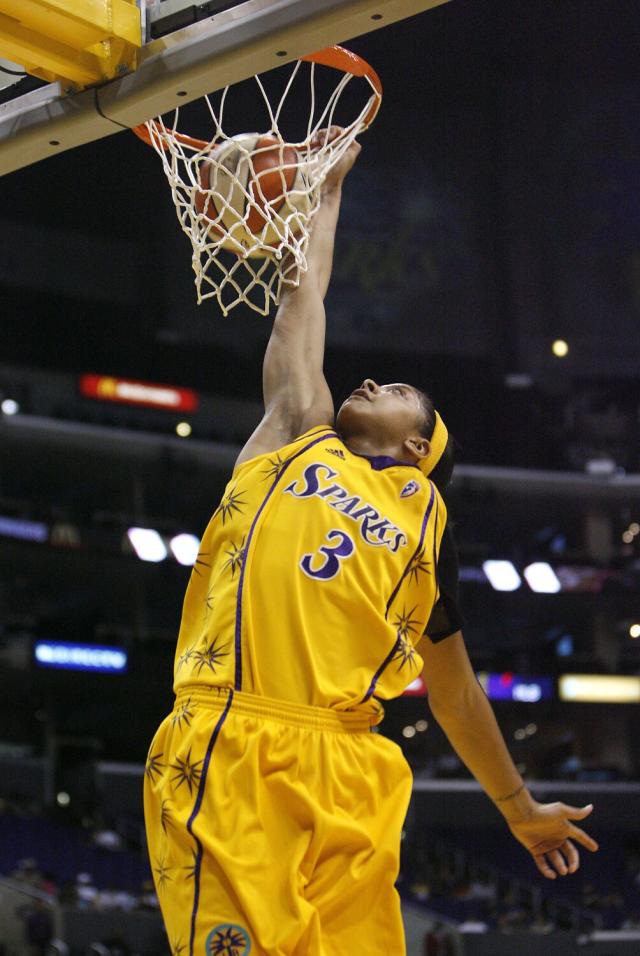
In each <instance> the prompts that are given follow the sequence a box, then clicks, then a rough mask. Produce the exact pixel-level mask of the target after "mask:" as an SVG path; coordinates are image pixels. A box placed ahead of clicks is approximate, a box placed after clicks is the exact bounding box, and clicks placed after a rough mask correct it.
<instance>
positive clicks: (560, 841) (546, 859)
mask: <svg viewBox="0 0 640 956" xmlns="http://www.w3.org/2000/svg"><path fill="white" fill-rule="evenodd" d="M418 651H419V652H420V654H421V656H422V658H423V660H424V673H423V676H424V680H425V683H426V685H427V688H428V691H429V707H430V708H431V712H432V714H433V716H434V717H435V719H436V720H437V721H438V723H439V724H440V726H441V727H442V729H443V731H444V732H445V734H446V735H447V737H448V738H449V742H450V743H451V745H452V747H453V748H454V750H455V751H456V753H457V754H458V756H459V757H460V759H461V760H462V761H463V762H464V763H465V764H466V766H467V767H468V768H469V770H470V771H471V773H472V774H473V776H474V777H475V778H476V780H477V781H478V783H479V784H480V785H481V786H482V788H483V789H484V790H485V792H486V793H487V794H488V796H489V797H490V798H491V799H492V800H493V801H494V803H495V804H496V806H497V808H498V809H499V810H500V812H501V813H502V815H503V816H504V818H505V820H506V822H507V824H508V826H509V828H510V830H511V832H512V833H513V835H514V836H515V838H516V839H517V840H518V841H519V842H520V843H521V844H522V845H523V846H524V847H525V849H527V850H528V851H529V853H531V855H532V856H533V859H534V861H535V864H536V866H537V867H538V869H539V870H540V872H541V873H542V875H543V876H546V877H547V878H548V879H555V878H556V874H560V875H561V876H564V875H566V874H567V873H574V872H575V871H576V870H577V869H578V866H579V862H580V858H579V854H578V850H577V849H576V847H575V846H574V843H573V842H572V841H575V842H577V843H581V844H582V846H584V847H586V848H587V849H588V850H592V851H594V850H597V849H598V844H597V843H596V842H595V840H592V839H591V837H590V836H588V835H587V834H586V833H585V832H584V831H583V830H581V829H580V828H579V827H577V826H575V825H574V824H573V823H572V822H571V821H572V820H583V819H584V818H585V817H586V816H588V815H589V814H590V813H591V810H592V809H593V807H592V805H591V804H590V805H589V806H587V807H582V808H579V807H570V806H567V805H566V804H564V803H538V802H537V801H536V800H535V799H534V798H533V797H532V795H531V794H530V793H529V791H528V790H527V788H526V786H524V783H523V780H522V777H521V776H520V774H519V772H518V770H517V769H516V767H515V765H514V763H513V760H512V759H511V755H510V754H509V751H508V749H507V745H506V743H505V741H504V737H503V736H502V734H501V732H500V728H499V727H498V723H497V721H496V718H495V716H494V713H493V709H492V707H491V704H490V703H489V701H488V699H487V696H486V694H485V693H484V691H483V689H482V687H481V686H480V684H479V683H478V680H477V678H476V675H475V673H474V671H473V667H472V666H471V662H470V660H469V656H468V654H467V650H466V647H465V644H464V639H463V637H462V632H461V631H457V632H456V633H455V634H453V635H451V636H450V637H447V638H446V639H445V640H442V641H438V642H436V643H434V642H432V641H431V640H430V639H429V638H428V637H426V636H425V637H423V638H422V640H421V641H420V643H419V644H418Z"/></svg>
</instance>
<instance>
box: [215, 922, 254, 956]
mask: <svg viewBox="0 0 640 956" xmlns="http://www.w3.org/2000/svg"><path fill="white" fill-rule="evenodd" d="M204 951H205V953H206V954H207V956H249V953H250V952H251V940H250V939H249V934H248V933H247V931H246V929H243V927H242V926H238V925H237V924H236V923H220V925H219V926H214V927H213V929H212V930H211V932H210V933H209V935H208V936H207V942H206V943H205V947H204Z"/></svg>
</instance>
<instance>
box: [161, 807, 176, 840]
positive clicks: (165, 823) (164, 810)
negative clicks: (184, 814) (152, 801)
mask: <svg viewBox="0 0 640 956" xmlns="http://www.w3.org/2000/svg"><path fill="white" fill-rule="evenodd" d="M168 804H169V800H163V801H162V803H161V804H160V826H161V827H162V829H163V830H164V832H165V833H166V832H167V827H170V826H173V820H172V819H171V811H170V810H169V807H168Z"/></svg>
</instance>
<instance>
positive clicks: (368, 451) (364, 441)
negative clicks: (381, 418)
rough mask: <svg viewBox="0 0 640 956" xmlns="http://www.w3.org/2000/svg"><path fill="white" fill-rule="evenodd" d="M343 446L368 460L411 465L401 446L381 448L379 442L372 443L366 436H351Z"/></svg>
mask: <svg viewBox="0 0 640 956" xmlns="http://www.w3.org/2000/svg"><path fill="white" fill-rule="evenodd" d="M345 445H346V446H347V448H348V449H349V451H350V452H353V454H354V455H365V456H366V457H368V458H394V459H395V460H396V461H401V462H402V463H403V464H407V465H412V464H414V459H412V458H411V457H410V456H409V455H408V453H407V450H406V448H405V447H404V446H403V445H396V444H392V445H385V446H381V445H380V443H379V442H373V441H371V439H370V438H369V436H368V435H352V436H350V437H349V438H348V439H347V440H346V441H345Z"/></svg>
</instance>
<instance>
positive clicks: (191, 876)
mask: <svg viewBox="0 0 640 956" xmlns="http://www.w3.org/2000/svg"><path fill="white" fill-rule="evenodd" d="M191 856H192V857H193V860H192V862H191V863H190V864H189V866H183V867H182V869H183V870H184V871H185V873H186V874H187V875H186V876H185V879H186V880H195V878H196V870H197V869H198V854H197V852H196V851H195V850H192V851H191Z"/></svg>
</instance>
